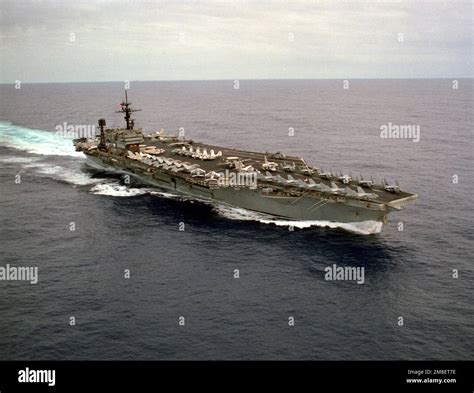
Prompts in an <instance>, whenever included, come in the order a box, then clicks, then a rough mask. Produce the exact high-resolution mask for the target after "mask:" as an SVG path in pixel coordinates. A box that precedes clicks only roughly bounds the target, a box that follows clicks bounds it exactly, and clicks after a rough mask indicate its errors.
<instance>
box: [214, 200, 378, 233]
mask: <svg viewBox="0 0 474 393" xmlns="http://www.w3.org/2000/svg"><path fill="white" fill-rule="evenodd" d="M215 210H216V211H217V212H218V213H219V214H221V215H222V216H224V217H226V218H229V219H231V220H244V221H257V222H260V223H262V224H273V225H277V226H287V227H290V226H293V227H295V228H301V229H304V228H311V227H323V228H324V227H328V228H334V229H336V228H338V229H344V230H346V231H349V232H352V233H357V234H359V235H371V234H375V233H380V232H381V231H382V227H383V224H382V223H381V222H379V221H362V222H353V223H345V222H332V221H322V220H321V221H297V220H284V219H281V218H276V217H273V216H271V215H268V214H263V213H257V212H253V211H249V210H245V209H242V208H234V207H230V206H223V205H219V206H216V208H215Z"/></svg>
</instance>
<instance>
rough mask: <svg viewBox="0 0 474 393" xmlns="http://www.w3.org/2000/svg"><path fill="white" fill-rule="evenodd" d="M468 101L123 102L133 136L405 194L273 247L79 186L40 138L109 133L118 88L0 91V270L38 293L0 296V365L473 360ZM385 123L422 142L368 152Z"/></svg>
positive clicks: (373, 90)
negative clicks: (262, 158) (274, 154)
mask: <svg viewBox="0 0 474 393" xmlns="http://www.w3.org/2000/svg"><path fill="white" fill-rule="evenodd" d="M473 87H474V86H473V81H472V80H460V81H459V88H458V89H453V88H452V81H451V80H354V81H350V88H349V89H343V84H342V81H338V80H325V81H308V80H288V81H240V89H238V90H235V89H234V88H233V81H210V82H132V86H131V90H130V92H129V96H130V99H131V101H132V102H133V103H134V104H135V106H136V107H139V108H141V109H142V110H143V111H142V112H137V113H136V114H135V115H136V116H135V118H136V120H137V121H136V123H137V125H138V126H140V127H143V128H144V129H145V130H146V131H155V130H159V129H160V128H165V129H166V130H168V131H170V132H175V131H178V130H179V129H182V128H183V129H184V130H185V133H186V136H187V137H190V138H192V139H195V140H200V141H204V142H209V143H213V144H217V145H223V146H235V147H241V148H247V149H252V150H261V151H278V150H280V151H284V152H287V153H288V154H294V155H298V156H302V157H305V158H306V159H307V161H308V162H310V163H311V164H314V165H316V166H319V167H322V168H324V169H325V170H333V171H336V170H337V171H339V170H341V171H342V172H343V173H349V172H351V173H352V175H353V176H356V175H359V174H363V175H364V176H365V177H367V178H368V177H370V176H371V175H372V176H374V179H376V180H382V179H384V178H386V179H387V180H389V181H391V182H392V181H394V180H398V181H399V182H400V185H401V186H402V188H405V189H407V190H409V191H412V192H416V193H418V194H419V199H418V201H417V203H416V204H415V205H411V206H408V207H407V208H406V209H405V210H403V211H401V212H398V213H396V214H392V215H391V216H390V217H389V218H390V221H389V223H388V224H387V225H385V226H384V228H383V230H382V231H381V232H379V233H375V232H378V231H377V230H374V229H373V228H365V229H364V228H363V229H362V230H361V229H358V230H355V229H354V228H351V227H341V226H340V225H332V226H333V227H332V228H330V227H327V226H326V225H325V223H297V225H296V226H295V228H294V230H293V231H290V230H289V227H288V225H287V223H282V222H280V221H278V220H275V219H273V218H272V217H266V216H262V215H258V214H254V213H251V212H247V211H243V210H241V209H230V208H224V207H222V206H216V205H213V204H209V203H202V202H200V201H196V200H193V199H191V198H180V197H177V196H175V195H172V194H168V193H163V192H160V191H158V190H154V189H150V188H149V187H146V186H143V185H141V184H139V183H137V182H133V183H132V184H131V185H126V184H124V183H123V180H122V179H121V178H120V177H118V176H117V175H113V174H107V173H101V172H97V171H94V170H91V169H90V168H88V167H87V166H86V165H85V159H84V158H83V156H82V155H81V154H79V153H76V152H74V149H73V147H72V144H71V140H70V139H67V138H64V137H61V136H58V135H57V134H56V132H55V131H56V126H57V125H62V124H64V122H66V123H68V124H72V125H93V124H96V122H97V119H98V118H100V117H105V118H106V120H107V122H108V125H109V126H118V125H121V123H122V119H121V117H120V115H119V114H116V113H114V111H115V110H117V109H118V103H119V102H120V100H121V99H122V95H123V85H122V83H120V82H117V83H72V84H31V85H28V84H24V85H22V86H21V89H20V90H15V88H14V86H13V85H11V86H10V85H1V86H0V102H1V108H0V163H1V166H0V168H1V170H0V189H1V194H0V206H1V213H0V219H1V226H0V239H1V240H0V245H1V253H0V266H5V265H6V264H11V265H17V266H37V267H38V270H39V282H38V284H36V285H31V284H29V283H27V282H18V281H0V295H1V296H0V316H1V317H0V359H2V360H12V359H89V360H92V359H329V360H335V359H341V360H352V359H374V360H379V359H380V360H381V359H413V360H416V359H471V360H472V359H473V358H474V306H473V305H474V289H473V287H474V285H473V284H474V266H473V258H472V254H473V218H474V217H473V215H474V214H473V210H472V203H473V197H472V195H473V191H474V189H473V186H472V181H473V179H472V169H473V161H472V159H473V144H472V142H473V141H472V124H473V109H472V108H473V103H474V102H473V101H474V99H473V91H474V90H473ZM390 122H391V123H392V124H397V125H419V126H420V130H421V138H420V141H419V142H413V141H412V140H407V139H382V138H380V127H381V126H382V125H387V124H389V123H390ZM289 128H293V129H294V136H292V137H290V136H289V135H288V130H289ZM17 175H20V176H21V183H20V184H16V183H15V177H16V176H17ZM454 175H456V176H457V179H458V182H457V184H455V183H454V182H453V179H454V178H453V176H454ZM72 222H73V223H74V225H75V231H71V230H70V225H71V223H72ZM180 223H184V225H185V230H184V231H179V225H180ZM399 223H403V231H399V230H398V229H399V225H400V224H399ZM333 264H336V265H338V266H354V267H363V268H364V269H365V283H364V284H363V285H358V284H357V283H355V282H351V281H327V280H325V268H326V267H328V266H332V265H333ZM125 269H129V270H130V272H131V277H130V278H129V279H125V278H124V270H125ZM235 269H238V270H239V273H240V277H239V278H234V270H235ZM453 269H457V270H458V273H459V277H458V278H453ZM71 316H74V317H75V319H76V325H75V326H70V324H69V322H70V317H71ZM181 316H183V317H184V318H185V325H184V326H180V325H179V324H178V321H179V317H181ZM289 317H294V320H295V324H294V326H289V324H288V318H289ZM399 317H403V326H399V324H398V321H399Z"/></svg>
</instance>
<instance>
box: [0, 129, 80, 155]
mask: <svg viewBox="0 0 474 393" xmlns="http://www.w3.org/2000/svg"><path fill="white" fill-rule="evenodd" d="M0 146H5V147H9V148H13V149H17V150H21V151H24V152H27V153H32V154H40V155H47V156H71V157H82V154H81V153H79V152H76V151H75V149H74V146H73V145H72V141H71V139H68V138H64V137H61V136H59V135H57V134H55V133H54V132H50V131H44V130H35V129H32V128H27V127H21V126H17V125H15V124H12V123H9V122H0Z"/></svg>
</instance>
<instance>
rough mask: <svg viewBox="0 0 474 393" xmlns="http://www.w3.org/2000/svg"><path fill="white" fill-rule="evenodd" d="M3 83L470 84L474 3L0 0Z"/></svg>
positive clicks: (417, 0) (419, 0) (0, 78)
mask: <svg viewBox="0 0 474 393" xmlns="http://www.w3.org/2000/svg"><path fill="white" fill-rule="evenodd" d="M0 10H1V27H0V36H1V39H0V45H1V69H0V81H1V82H2V83H13V82H14V81H15V80H21V81H22V82H57V81H110V80H185V79H272V78H342V79H350V78H419V77H427V78H432V77H448V78H451V77H453V78H461V77H472V76H473V71H472V70H473V63H472V54H473V52H472V36H473V28H472V23H473V22H472V18H473V6H472V2H471V1H466V2H463V1H456V0H451V1H446V2H445V1H423V0H407V1H380V0H379V1H337V0H332V1H269V0H266V1H234V0H227V1H151V0H128V1H126V0H119V1H97V0H96V1H92V0H91V1H66V0H64V1H34V0H29V1H25V0H14V1H9V0H8V1H5V0H0Z"/></svg>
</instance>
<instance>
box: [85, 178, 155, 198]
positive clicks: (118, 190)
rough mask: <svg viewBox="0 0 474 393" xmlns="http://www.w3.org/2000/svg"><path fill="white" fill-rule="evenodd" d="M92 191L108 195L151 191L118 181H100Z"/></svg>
mask: <svg viewBox="0 0 474 393" xmlns="http://www.w3.org/2000/svg"><path fill="white" fill-rule="evenodd" d="M90 192H91V193H93V194H97V195H108V196H116V197H133V196H137V195H145V194H149V193H150V189H148V188H134V187H128V186H125V185H121V184H119V183H116V182H107V183H99V184H96V185H95V186H94V187H92V188H91V189H90Z"/></svg>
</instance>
